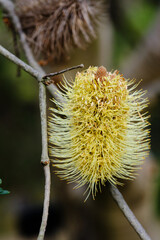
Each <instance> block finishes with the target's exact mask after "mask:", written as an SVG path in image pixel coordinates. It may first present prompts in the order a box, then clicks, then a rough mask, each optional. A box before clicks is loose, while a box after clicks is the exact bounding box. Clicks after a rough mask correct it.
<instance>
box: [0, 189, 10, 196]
mask: <svg viewBox="0 0 160 240" xmlns="http://www.w3.org/2000/svg"><path fill="white" fill-rule="evenodd" d="M9 193H10V192H9V191H7V190H3V189H2V191H0V194H1V195H5V194H9Z"/></svg>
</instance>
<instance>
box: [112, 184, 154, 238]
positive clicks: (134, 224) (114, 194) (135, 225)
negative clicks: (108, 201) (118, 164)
mask: <svg viewBox="0 0 160 240" xmlns="http://www.w3.org/2000/svg"><path fill="white" fill-rule="evenodd" d="M110 192H111V194H112V197H113V199H114V200H115V202H116V203H117V205H118V206H119V208H120V209H121V211H122V213H123V214H124V216H125V217H126V218H127V220H128V222H129V223H130V225H131V226H132V227H133V228H134V230H135V231H136V232H137V234H138V235H139V237H140V239H142V240H151V238H150V237H149V235H148V234H147V233H146V231H145V229H144V228H143V227H142V225H141V224H140V222H139V221H138V220H137V218H136V217H135V215H134V214H133V212H132V211H131V209H130V208H129V206H128V205H127V203H126V201H125V200H124V198H123V196H122V194H121V193H120V192H119V190H118V189H117V188H116V187H113V186H112V185H111V187H110Z"/></svg>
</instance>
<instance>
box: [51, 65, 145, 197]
mask: <svg viewBox="0 0 160 240" xmlns="http://www.w3.org/2000/svg"><path fill="white" fill-rule="evenodd" d="M136 87H137V85H135V81H134V80H128V79H125V78H124V77H123V75H122V74H119V72H118V71H117V70H116V71H114V72H107V70H106V69H105V68H104V67H99V68H98V67H89V68H88V69H87V70H85V71H83V72H81V73H79V72H78V73H77V74H76V77H75V82H74V83H73V86H71V85H70V84H69V83H68V82H67V80H64V84H63V93H61V94H62V96H63V97H64V99H65V101H64V103H63V104H60V103H57V102H56V100H53V101H54V103H55V104H56V105H57V109H51V110H52V117H51V118H50V122H49V133H50V137H49V140H50V143H51V144H53V146H52V147H51V148H50V152H51V155H52V156H53V157H54V160H53V164H54V166H56V167H57V168H58V170H57V172H58V174H59V175H60V177H61V178H62V179H67V180H68V181H69V182H76V183H77V187H81V186H83V185H85V184H88V188H87V189H88V195H89V194H90V193H92V195H93V197H94V196H95V194H96V192H97V190H98V188H101V184H102V185H105V182H106V181H109V182H110V183H111V184H113V185H117V184H121V180H122V179H134V178H135V176H136V171H135V170H136V169H138V168H139V167H140V165H141V164H142V162H143V160H144V158H145V157H146V155H147V154H148V150H149V130H148V129H147V127H148V125H149V123H148V114H147V112H145V111H144V109H145V108H146V107H147V105H148V100H147V99H146V98H144V95H145V92H144V91H142V90H136V91H135V88H136ZM64 91H65V93H64Z"/></svg>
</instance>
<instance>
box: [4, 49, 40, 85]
mask: <svg viewBox="0 0 160 240" xmlns="http://www.w3.org/2000/svg"><path fill="white" fill-rule="evenodd" d="M0 53H1V54H2V55H3V56H5V57H6V58H8V59H9V60H11V61H12V62H14V63H15V64H16V65H18V66H20V67H21V68H23V70H24V71H26V72H28V73H29V74H30V75H32V76H33V77H34V78H36V79H37V80H38V81H41V80H42V77H43V74H42V73H39V72H38V71H37V70H35V69H34V68H32V67H31V66H29V65H28V64H27V63H25V62H23V61H22V60H21V59H19V58H18V57H16V56H15V55H14V54H12V53H11V52H9V51H8V50H7V49H5V48H4V47H2V46H1V45H0Z"/></svg>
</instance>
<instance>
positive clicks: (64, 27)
mask: <svg viewBox="0 0 160 240" xmlns="http://www.w3.org/2000/svg"><path fill="white" fill-rule="evenodd" d="M101 5H102V4H101V1H95V0H46V1H44V0H34V1H33V0H16V9H17V14H18V16H19V18H20V20H21V24H22V28H23V30H24V32H25V33H26V35H27V39H28V41H29V43H30V44H31V46H32V47H33V49H34V50H35V53H36V54H37V55H39V54H40V53H42V54H43V55H44V56H45V57H46V58H48V59H50V60H54V61H57V60H62V58H64V57H68V55H69V53H70V51H71V50H72V48H73V47H78V48H81V49H84V48H85V47H86V43H89V42H90V41H91V39H93V38H95V37H96V29H95V28H96V26H97V23H98V19H99V18H100V16H101V15H102V13H101V9H102V6H101Z"/></svg>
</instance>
